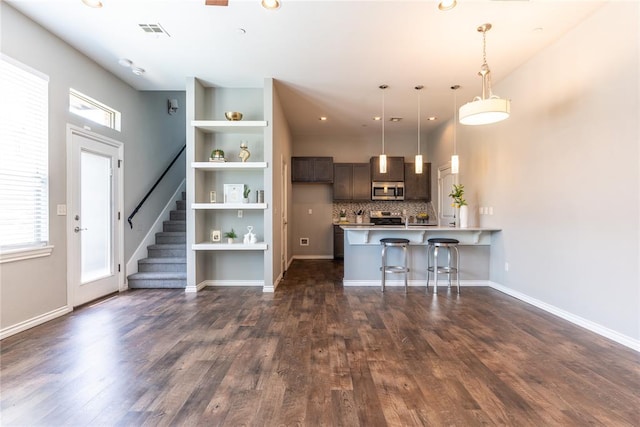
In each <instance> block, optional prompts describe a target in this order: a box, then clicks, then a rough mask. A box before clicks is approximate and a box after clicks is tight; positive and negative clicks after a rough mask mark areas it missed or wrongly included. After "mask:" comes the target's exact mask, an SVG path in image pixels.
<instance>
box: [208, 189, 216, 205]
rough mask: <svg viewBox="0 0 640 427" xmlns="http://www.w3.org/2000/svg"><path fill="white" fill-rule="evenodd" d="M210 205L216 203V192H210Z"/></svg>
mask: <svg viewBox="0 0 640 427" xmlns="http://www.w3.org/2000/svg"><path fill="white" fill-rule="evenodd" d="M209 203H216V192H215V191H209Z"/></svg>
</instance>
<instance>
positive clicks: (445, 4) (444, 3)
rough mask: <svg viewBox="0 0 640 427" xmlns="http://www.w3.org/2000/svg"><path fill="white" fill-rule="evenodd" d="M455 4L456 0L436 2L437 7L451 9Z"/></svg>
mask: <svg viewBox="0 0 640 427" xmlns="http://www.w3.org/2000/svg"><path fill="white" fill-rule="evenodd" d="M457 4H458V2H457V1H456V0H442V1H441V2H440V3H438V9H440V10H451V9H453V8H454V7H456V5H457Z"/></svg>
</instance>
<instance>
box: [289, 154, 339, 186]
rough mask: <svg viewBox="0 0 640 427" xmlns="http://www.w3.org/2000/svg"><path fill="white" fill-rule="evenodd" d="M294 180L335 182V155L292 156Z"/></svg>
mask: <svg viewBox="0 0 640 427" xmlns="http://www.w3.org/2000/svg"><path fill="white" fill-rule="evenodd" d="M291 181H292V182H316V183H322V184H331V183H332V182H333V157H292V158H291Z"/></svg>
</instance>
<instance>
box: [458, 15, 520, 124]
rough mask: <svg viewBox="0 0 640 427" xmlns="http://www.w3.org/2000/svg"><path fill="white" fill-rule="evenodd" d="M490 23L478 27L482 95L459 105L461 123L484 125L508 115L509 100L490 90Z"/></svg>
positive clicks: (479, 73) (509, 110)
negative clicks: (488, 62) (480, 48)
mask: <svg viewBox="0 0 640 427" xmlns="http://www.w3.org/2000/svg"><path fill="white" fill-rule="evenodd" d="M490 29H491V24H483V25H480V26H479V27H478V32H480V33H482V58H483V63H482V66H481V67H480V71H479V72H478V75H479V76H480V77H482V96H476V97H475V98H474V99H473V101H471V102H467V103H466V104H465V105H463V106H462V107H460V123H462V124H463V125H486V124H490V123H496V122H499V121H502V120H504V119H506V118H508V117H509V114H510V113H511V101H510V100H508V99H502V98H500V97H498V96H495V95H494V94H493V93H492V92H491V70H490V69H489V65H488V64H487V31H489V30H490Z"/></svg>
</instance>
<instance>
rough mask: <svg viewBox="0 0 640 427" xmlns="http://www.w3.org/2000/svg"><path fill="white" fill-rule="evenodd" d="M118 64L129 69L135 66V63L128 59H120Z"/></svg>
mask: <svg viewBox="0 0 640 427" xmlns="http://www.w3.org/2000/svg"><path fill="white" fill-rule="evenodd" d="M118 64H120V65H122V66H123V67H127V68H129V67H131V66H132V65H133V62H131V60H130V59H127V58H120V59H118Z"/></svg>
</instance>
